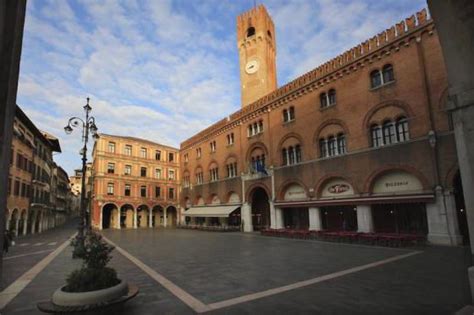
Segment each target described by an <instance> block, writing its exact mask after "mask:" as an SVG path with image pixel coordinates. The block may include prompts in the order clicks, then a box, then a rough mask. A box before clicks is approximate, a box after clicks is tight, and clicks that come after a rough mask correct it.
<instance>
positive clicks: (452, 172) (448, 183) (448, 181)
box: [444, 163, 459, 188]
mask: <svg viewBox="0 0 474 315" xmlns="http://www.w3.org/2000/svg"><path fill="white" fill-rule="evenodd" d="M458 172H459V165H458V163H454V165H452V166H451V167H450V168H449V169H448V172H447V173H446V176H445V178H444V187H447V188H453V183H454V179H455V177H456V176H457V173H458Z"/></svg>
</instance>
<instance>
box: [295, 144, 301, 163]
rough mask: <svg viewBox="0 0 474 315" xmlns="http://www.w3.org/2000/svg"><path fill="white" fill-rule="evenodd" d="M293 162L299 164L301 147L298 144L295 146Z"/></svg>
mask: <svg viewBox="0 0 474 315" xmlns="http://www.w3.org/2000/svg"><path fill="white" fill-rule="evenodd" d="M295 160H296V163H301V146H300V145H299V144H297V145H296V146H295Z"/></svg>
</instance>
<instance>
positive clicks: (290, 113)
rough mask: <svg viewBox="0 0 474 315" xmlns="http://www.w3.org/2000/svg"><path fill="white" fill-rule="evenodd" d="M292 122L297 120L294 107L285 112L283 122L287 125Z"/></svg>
mask: <svg viewBox="0 0 474 315" xmlns="http://www.w3.org/2000/svg"><path fill="white" fill-rule="evenodd" d="M292 120H295V108H294V107H293V106H291V107H290V108H288V109H284V110H283V122H285V123H286V122H289V121H292Z"/></svg>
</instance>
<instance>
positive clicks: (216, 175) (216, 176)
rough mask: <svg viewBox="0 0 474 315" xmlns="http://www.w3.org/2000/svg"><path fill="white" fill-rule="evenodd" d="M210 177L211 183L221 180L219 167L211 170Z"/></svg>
mask: <svg viewBox="0 0 474 315" xmlns="http://www.w3.org/2000/svg"><path fill="white" fill-rule="evenodd" d="M209 177H210V180H211V182H215V181H217V180H218V179H219V169H218V168H217V167H214V168H211V169H210V170H209Z"/></svg>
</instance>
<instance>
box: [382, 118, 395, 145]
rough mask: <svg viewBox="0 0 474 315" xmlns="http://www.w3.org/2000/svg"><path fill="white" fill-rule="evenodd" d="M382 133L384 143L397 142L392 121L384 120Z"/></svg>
mask: <svg viewBox="0 0 474 315" xmlns="http://www.w3.org/2000/svg"><path fill="white" fill-rule="evenodd" d="M382 134H383V142H384V144H391V143H395V142H397V141H396V139H397V138H396V135H395V125H394V123H393V122H391V121H386V122H384V123H383V126H382Z"/></svg>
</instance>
